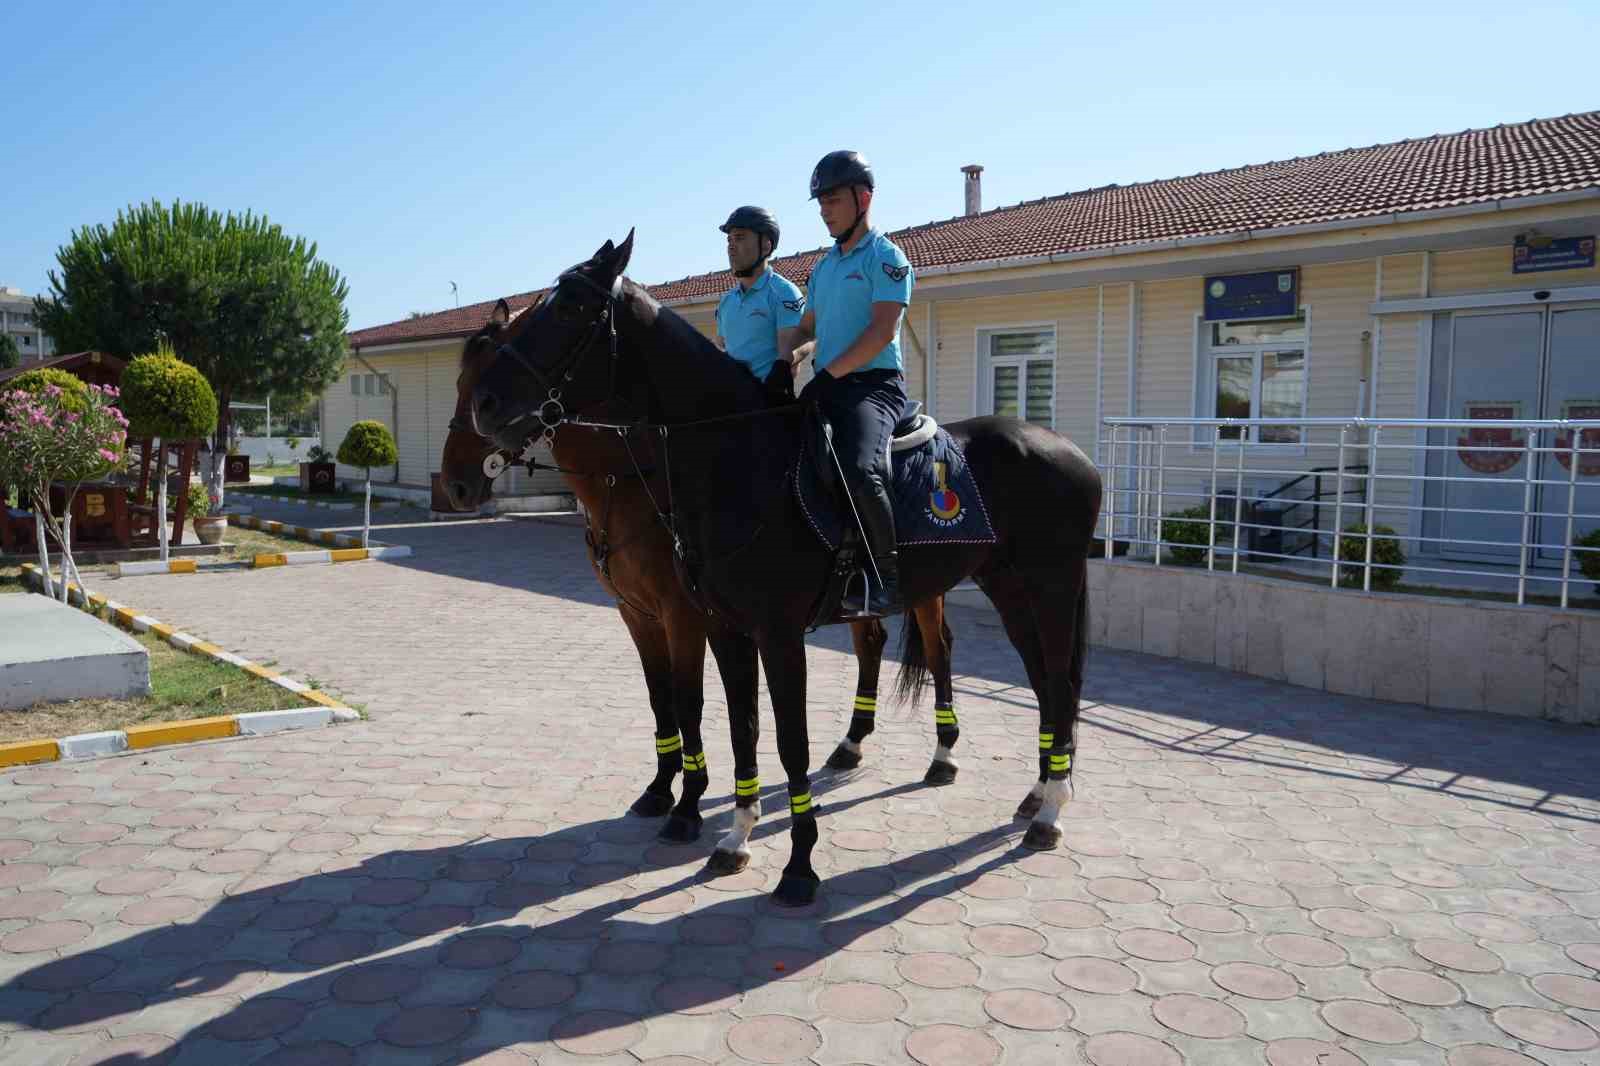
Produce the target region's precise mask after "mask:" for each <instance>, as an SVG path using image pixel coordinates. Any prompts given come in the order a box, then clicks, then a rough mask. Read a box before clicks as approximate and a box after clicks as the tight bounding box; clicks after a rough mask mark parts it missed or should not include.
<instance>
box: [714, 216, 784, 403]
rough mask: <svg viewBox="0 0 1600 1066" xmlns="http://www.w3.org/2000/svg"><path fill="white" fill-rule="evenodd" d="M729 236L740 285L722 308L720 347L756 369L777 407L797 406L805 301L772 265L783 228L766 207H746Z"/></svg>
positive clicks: (731, 222)
mask: <svg viewBox="0 0 1600 1066" xmlns="http://www.w3.org/2000/svg"><path fill="white" fill-rule="evenodd" d="M719 228H720V229H721V230H722V232H723V233H725V234H727V235H728V267H729V268H730V269H731V270H732V271H733V276H734V277H735V278H737V279H738V284H737V285H735V286H733V287H732V288H731V289H729V290H728V291H727V292H725V293H723V294H722V299H721V300H720V301H719V302H718V303H717V337H716V340H717V344H718V345H720V346H721V348H722V350H723V351H725V352H727V353H728V354H729V355H731V356H733V357H734V358H735V359H737V360H739V361H740V362H741V363H743V364H745V366H747V367H749V368H750V372H751V373H752V374H754V375H755V376H756V380H758V381H761V382H763V383H764V384H765V385H766V386H767V391H768V393H769V395H770V396H771V397H772V399H773V401H774V402H777V403H790V402H793V400H794V375H793V363H792V361H791V358H787V357H786V358H779V349H780V347H782V348H783V351H784V352H793V350H794V348H795V346H796V344H797V343H798V341H797V340H796V338H795V336H794V330H795V327H796V326H798V325H799V324H800V315H801V314H802V313H803V312H804V311H805V307H806V301H805V297H804V296H801V295H800V290H799V289H798V288H796V287H795V284H794V282H792V281H790V280H789V279H788V278H786V277H784V276H783V275H782V274H779V273H778V272H777V271H775V270H773V269H772V267H771V266H770V265H769V263H768V260H769V259H770V258H771V256H772V253H773V252H774V251H775V250H776V249H777V247H778V222H777V220H776V219H775V218H773V217H772V214H771V212H769V211H767V210H766V209H764V208H760V207H741V208H738V209H736V210H735V211H734V212H733V214H731V215H729V216H728V221H726V222H724V223H723V224H722V225H721V226H720V227H719Z"/></svg>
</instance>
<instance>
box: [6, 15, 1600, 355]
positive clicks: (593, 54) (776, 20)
mask: <svg viewBox="0 0 1600 1066" xmlns="http://www.w3.org/2000/svg"><path fill="white" fill-rule="evenodd" d="M0 27H3V28H4V31H5V40H6V48H5V57H4V60H3V61H0V104H3V106H4V110H5V113H6V114H8V115H9V116H10V118H9V119H8V120H7V122H6V123H5V125H6V128H7V130H8V134H7V136H6V137H5V145H6V152H5V159H4V162H3V164H0V205H3V207H0V212H3V213H0V283H4V284H10V285H16V286H20V287H21V288H23V289H24V290H26V291H29V292H35V293H40V292H43V291H45V289H46V285H47V271H48V270H49V269H50V268H51V267H52V266H53V265H54V263H55V253H56V249H57V248H58V247H59V246H60V245H61V244H62V243H64V242H65V241H66V240H67V238H68V236H69V234H70V232H71V231H72V230H73V229H74V228H76V227H78V226H81V225H84V224H91V223H99V222H106V223H109V222H110V221H111V220H112V219H113V218H114V217H115V216H116V212H117V210H118V209H119V208H122V207H124V206H126V205H128V204H130V203H133V202H137V201H142V200H147V199H151V198H157V199H160V200H163V201H171V200H172V199H174V198H181V199H184V200H198V201H201V202H203V203H205V204H207V205H208V206H210V207H213V208H218V209H231V210H237V211H242V210H244V209H246V208H249V209H254V210H255V211H257V212H260V213H264V214H266V215H267V216H268V217H269V218H270V219H272V220H273V221H274V222H277V223H279V224H281V225H282V226H284V228H285V229H286V230H288V231H289V232H291V233H295V234H300V235H304V236H306V237H308V238H310V239H312V240H314V241H316V242H317V244H318V245H319V251H320V254H321V255H322V257H323V258H324V259H326V260H328V261H329V262H330V263H332V264H333V265H334V266H336V267H338V268H339V270H341V271H342V272H343V273H344V275H345V276H346V278H348V279H349V282H350V304H349V306H350V324H351V326H352V328H359V327H362V326H368V325H375V324H378V323H381V322H386V321H391V320H393V319H397V318H402V317H404V316H405V315H406V314H407V313H408V312H410V311H420V310H439V309H442V308H446V307H450V306H452V303H453V299H454V298H453V297H452V295H451V290H450V283H451V282H452V281H454V282H456V283H457V284H458V285H459V290H460V302H461V303H463V304H466V303H471V302H475V301H478V300H485V299H491V298H493V297H496V296H502V295H506V294H508V293H512V292H519V291H523V290H527V289H531V288H536V287H538V286H540V285H543V284H545V283H547V282H548V281H549V280H550V279H551V277H552V276H553V275H554V274H555V273H556V272H557V271H559V270H560V269H561V268H562V267H564V266H567V265H570V264H571V263H574V262H576V261H578V260H581V259H584V258H586V257H587V256H588V255H589V254H590V253H591V252H592V251H594V249H595V248H596V247H597V246H598V245H599V244H600V243H601V242H602V241H604V240H605V239H606V238H608V237H614V238H617V239H621V237H622V236H623V235H624V234H625V233H626V232H627V230H628V228H629V227H630V226H636V227H638V239H637V242H636V253H635V256H634V260H633V265H632V267H631V268H630V270H629V273H630V274H631V275H632V276H634V277H635V278H638V279H639V280H642V281H647V282H651V281H665V280H668V279H671V278H676V277H681V276H683V275H686V274H692V273H698V272H700V271H704V270H711V269H716V268H719V267H721V266H723V265H724V260H723V256H722V236H721V234H719V233H718V232H717V231H716V226H717V225H718V224H719V223H720V222H721V221H722V220H723V219H724V218H725V217H726V216H727V213H728V211H729V210H731V209H732V208H733V207H734V206H736V205H738V204H741V203H758V204H763V205H765V206H767V207H769V208H770V209H772V210H773V211H774V212H775V213H776V214H777V216H778V219H779V221H780V222H781V223H782V226H783V244H782V250H785V251H795V250H799V249H803V248H813V247H817V246H819V245H820V244H822V243H824V241H825V240H826V234H825V232H824V230H823V228H822V224H821V222H820V221H819V220H818V218H817V216H816V213H815V210H814V208H813V206H812V205H811V204H810V203H809V202H808V201H807V198H806V181H807V178H808V176H809V174H810V171H811V167H812V165H813V164H814V163H815V162H816V160H817V159H818V157H820V156H821V155H822V154H823V153H825V152H827V151H829V150H831V149H834V148H841V147H849V148H855V149H857V150H859V151H861V152H863V153H864V154H866V155H867V157H868V158H869V159H870V160H871V161H872V163H873V165H874V167H875V169H876V171H877V173H878V180H879V195H878V205H877V208H876V212H875V213H876V221H877V222H878V224H879V225H880V226H882V227H884V228H889V229H892V228H896V227H899V226H906V225H913V224H916V223H920V222H926V221H931V220H934V219H940V218H948V217H950V216H952V215H956V214H959V213H960V212H961V207H962V201H961V174H960V170H959V168H960V167H961V165H962V164H965V163H981V164H983V165H984V167H985V168H986V170H985V172H984V175H983V180H984V206H985V207H997V206H1001V205H1004V204H1011V203H1016V202H1018V201H1020V200H1025V199H1035V198H1038V197H1040V196H1049V195H1054V194H1058V193H1063V192H1068V191H1072V190H1076V189H1083V188H1088V187H1092V186H1097V185H1104V184H1108V183H1111V182H1119V183H1128V182H1135V181H1143V180H1150V179H1156V178H1165V177H1173V176H1177V175H1183V174H1192V173H1194V172H1196V171H1201V170H1212V169H1217V168H1221V167H1229V166H1238V165H1242V164H1245V163H1255V162H1265V161H1268V160H1273V159H1282V158H1286V157H1290V156H1295V155H1304V154H1309V153H1315V152H1319V151H1326V150H1331V149H1338V148H1346V147H1351V146H1357V145H1366V144H1373V143H1377V142H1381V141H1389V140H1397V139H1401V138H1405V137H1417V136H1425V135H1427V134H1431V133H1441V132H1453V131H1457V130H1461V129H1465V128H1468V127H1476V126H1490V125H1494V124H1496V123H1501V122H1517V121H1523V120H1526V119H1529V118H1535V117H1550V116H1555V115H1561V114H1566V113H1569V112H1573V111H1584V110H1589V109H1593V108H1596V107H1600V82H1597V75H1596V70H1595V65H1594V51H1593V50H1594V44H1595V42H1596V41H1600V2H1597V0H1571V2H1567V3H1544V2H1538V0H1525V2H1519V3H1513V4H1507V3H1503V2H1502V3H1479V2H1476V0H1460V2H1455V3H1394V2H1388V3H1378V4H1369V3H1365V2H1347V3H1340V4H1337V5H1333V4H1271V3H1269V4H1215V3H1213V4H1197V3H1193V2H1182V3H1166V2H1163V3H1139V2H1135V0H1124V2H1120V3H1099V4H1093V5H1078V4H1068V3H1054V4H1014V3H1010V2H1004V0H991V2H989V3H973V2H971V0H967V2H962V3H949V4H940V3H927V2H924V3H902V2H899V0H878V2H875V3H860V2H856V3H849V2H846V3H834V2H832V0H815V2H809V3H797V4H790V5H778V4H760V3H757V4H750V3H746V4H733V3H698V2H689V0H673V2H655V0H649V2H635V3H627V4H621V3H617V4H613V3H601V2H584V3H573V2H561V3H521V4H493V3H486V2H484V3H472V4H461V5H455V4H438V3H429V4H414V3H406V2H398V0H397V2H392V3H383V4H379V3H374V2H366V3H343V4H330V3H327V2H325V0H324V2H317V3H305V2H300V0H285V2H281V3H274V4H264V3H260V2H259V0H257V2H252V3H229V2H224V0H214V2H207V3H196V4H177V3H160V2H158V0H150V2H146V3H139V4H125V3H97V2H96V3H91V2H87V0H69V2H66V3H62V2H60V0H56V2H53V3H39V2H36V0H20V3H19V0H10V2H8V3H6V4H5V5H3V10H0Z"/></svg>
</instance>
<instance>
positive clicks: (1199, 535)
mask: <svg viewBox="0 0 1600 1066" xmlns="http://www.w3.org/2000/svg"><path fill="white" fill-rule="evenodd" d="M1210 518H1211V508H1210V507H1189V508H1186V509H1185V510H1182V511H1175V512H1173V513H1172V514H1169V515H1167V517H1166V518H1163V519H1162V520H1161V539H1162V540H1164V541H1166V542H1167V544H1168V545H1169V547H1167V549H1166V551H1165V553H1164V557H1165V558H1167V559H1169V560H1171V561H1172V562H1174V563H1177V564H1178V565H1179V566H1198V565H1200V564H1201V563H1203V562H1205V561H1206V549H1207V548H1208V547H1210V544H1211V538H1210V535H1209V534H1208V533H1207V532H1206V530H1207V523H1208V521H1209V519H1210ZM1186 519H1187V521H1186ZM1193 519H1199V521H1193ZM1172 544H1198V545H1199V547H1198V548H1173V547H1170V545H1172Z"/></svg>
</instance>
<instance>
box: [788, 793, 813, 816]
mask: <svg viewBox="0 0 1600 1066" xmlns="http://www.w3.org/2000/svg"><path fill="white" fill-rule="evenodd" d="M810 811H811V793H809V792H802V793H800V795H798V796H790V797H789V813H790V814H808V813H810Z"/></svg>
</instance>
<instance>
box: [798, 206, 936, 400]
mask: <svg viewBox="0 0 1600 1066" xmlns="http://www.w3.org/2000/svg"><path fill="white" fill-rule="evenodd" d="M912 284H913V279H912V276H911V261H910V260H908V259H907V258H906V253H904V252H902V251H901V250H900V246H899V245H897V244H895V243H894V242H893V241H891V240H890V239H889V238H887V237H885V236H884V235H883V234H881V233H879V232H878V231H877V230H875V229H873V230H868V231H867V232H866V234H865V235H864V236H863V237H862V238H861V242H860V243H859V244H857V245H856V246H855V248H853V249H851V251H850V252H849V253H848V254H846V255H840V254H839V246H838V245H837V244H836V245H834V246H833V247H832V248H831V249H829V250H828V254H827V255H825V256H823V257H822V258H821V259H819V260H817V265H816V266H815V267H813V268H812V270H811V280H810V281H809V282H807V283H806V299H807V302H808V303H809V304H810V307H811V312H812V314H813V315H815V316H816V324H817V349H816V355H815V356H814V359H815V362H816V367H817V369H818V370H821V369H822V368H823V367H825V366H827V365H828V364H829V363H831V362H833V361H834V360H835V359H837V358H839V356H841V355H843V354H844V353H845V351H846V350H847V349H848V348H849V347H850V346H851V345H852V344H854V343H855V342H856V338H857V337H859V336H861V334H862V332H863V331H864V330H865V329H866V328H867V325H868V324H869V323H870V322H871V321H872V305H873V304H875V303H897V304H900V305H901V306H902V307H906V306H910V304H911V286H912ZM861 369H862V370H900V371H902V372H903V371H904V370H905V364H904V362H903V361H902V360H901V358H900V331H899V330H898V329H897V330H895V332H894V339H893V340H891V341H890V342H889V343H888V344H886V345H884V348H883V350H882V351H881V352H879V353H878V354H877V355H875V356H873V358H872V362H870V363H868V364H867V365H866V366H864V367H862V368H861Z"/></svg>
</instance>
